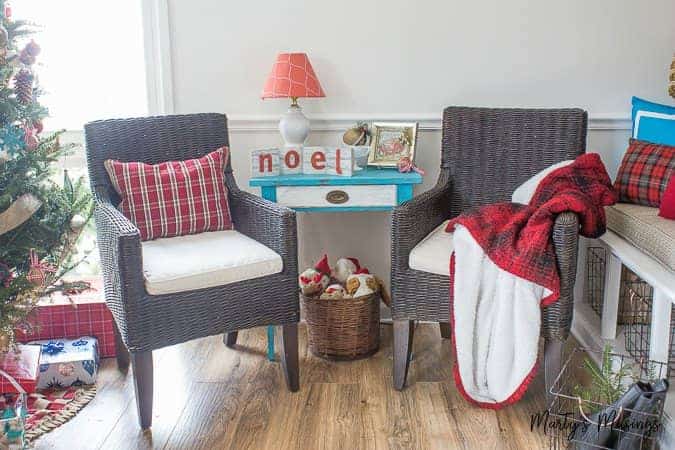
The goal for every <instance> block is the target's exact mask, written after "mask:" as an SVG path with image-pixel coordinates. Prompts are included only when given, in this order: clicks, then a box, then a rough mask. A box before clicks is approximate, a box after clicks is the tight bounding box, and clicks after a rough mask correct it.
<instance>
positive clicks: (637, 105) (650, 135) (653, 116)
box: [632, 97, 675, 146]
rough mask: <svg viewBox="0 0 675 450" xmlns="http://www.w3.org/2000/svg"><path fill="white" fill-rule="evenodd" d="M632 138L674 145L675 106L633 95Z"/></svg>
mask: <svg viewBox="0 0 675 450" xmlns="http://www.w3.org/2000/svg"><path fill="white" fill-rule="evenodd" d="M632 118H633V138H634V139H639V140H641V141H648V142H653V143H655V144H662V145H671V146H675V106H668V105H661V104H659V103H653V102H649V101H647V100H643V99H641V98H638V97H633V112H632Z"/></svg>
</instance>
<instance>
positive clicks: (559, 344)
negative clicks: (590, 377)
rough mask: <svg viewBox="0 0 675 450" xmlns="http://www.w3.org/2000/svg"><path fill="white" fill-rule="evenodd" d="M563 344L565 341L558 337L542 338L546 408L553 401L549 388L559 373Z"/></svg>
mask: <svg viewBox="0 0 675 450" xmlns="http://www.w3.org/2000/svg"><path fill="white" fill-rule="evenodd" d="M564 345H565V342H564V341H560V340H558V339H548V338H547V339H545V340H544V384H545V389H546V407H547V408H548V407H549V406H550V405H551V402H553V395H552V394H551V388H552V387H553V383H554V382H555V380H556V378H557V377H558V375H559V374H560V369H561V367H562V353H563V346H564Z"/></svg>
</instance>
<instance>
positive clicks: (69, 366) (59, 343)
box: [31, 336, 99, 389]
mask: <svg viewBox="0 0 675 450" xmlns="http://www.w3.org/2000/svg"><path fill="white" fill-rule="evenodd" d="M31 344H34V345H36V346H37V344H39V345H40V346H41V347H42V355H41V356H40V375H39V377H38V383H37V388H38V389H52V388H65V387H69V386H80V385H83V384H94V383H96V375H97V374H98V367H99V359H98V341H97V340H96V338H95V337H91V336H84V337H81V338H78V339H53V340H46V341H34V342H31Z"/></svg>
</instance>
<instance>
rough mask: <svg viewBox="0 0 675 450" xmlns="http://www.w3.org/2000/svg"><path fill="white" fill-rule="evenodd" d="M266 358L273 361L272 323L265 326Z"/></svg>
mask: <svg viewBox="0 0 675 450" xmlns="http://www.w3.org/2000/svg"><path fill="white" fill-rule="evenodd" d="M267 359H269V360H270V361H274V325H268V326H267Z"/></svg>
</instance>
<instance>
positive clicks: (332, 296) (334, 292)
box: [320, 284, 347, 300]
mask: <svg viewBox="0 0 675 450" xmlns="http://www.w3.org/2000/svg"><path fill="white" fill-rule="evenodd" d="M346 296H347V291H346V290H345V288H343V287H342V285H341V284H331V285H330V286H328V287H327V288H326V289H325V290H324V291H323V294H321V297H320V298H321V299H322V300H342V299H343V298H345V297H346Z"/></svg>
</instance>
